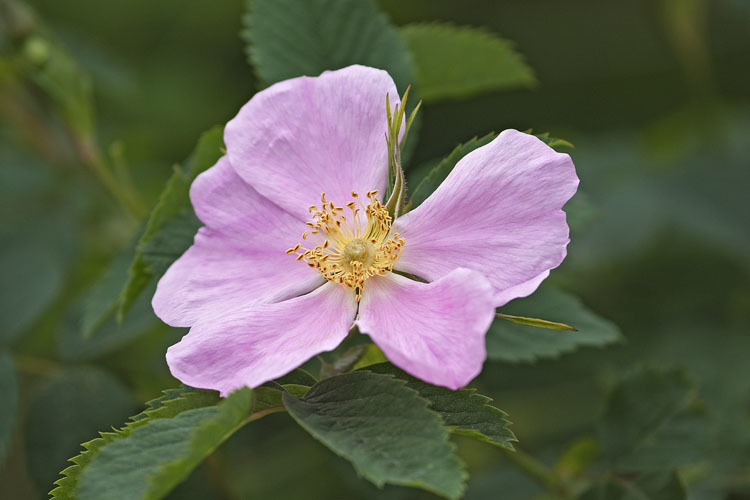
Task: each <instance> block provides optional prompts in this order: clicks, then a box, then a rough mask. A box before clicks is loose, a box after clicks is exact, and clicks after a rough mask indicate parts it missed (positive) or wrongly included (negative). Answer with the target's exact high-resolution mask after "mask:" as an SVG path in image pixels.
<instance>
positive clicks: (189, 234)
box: [118, 127, 224, 321]
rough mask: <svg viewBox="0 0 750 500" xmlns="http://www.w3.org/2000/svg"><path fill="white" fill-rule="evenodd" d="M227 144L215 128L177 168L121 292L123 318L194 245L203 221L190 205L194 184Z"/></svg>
mask: <svg viewBox="0 0 750 500" xmlns="http://www.w3.org/2000/svg"><path fill="white" fill-rule="evenodd" d="M223 144H224V142H223V129H222V128H221V127H214V128H212V129H211V130H209V131H208V132H205V133H204V134H203V135H202V136H201V137H200V139H199V140H198V144H197V145H196V147H195V150H193V153H192V154H191V155H190V158H189V159H188V160H187V162H186V163H185V166H184V167H179V166H176V167H175V172H174V174H172V177H171V178H170V179H169V181H168V182H167V186H166V187H165V188H164V191H162V193H161V196H160V197H159V201H158V202H157V203H156V206H155V207H154V209H153V210H152V211H151V215H150V216H149V219H148V222H147V223H146V230H145V231H144V233H143V235H142V236H141V238H140V240H139V241H138V244H137V246H136V251H135V258H134V259H133V262H132V263H131V265H130V270H129V279H128V282H127V283H126V285H125V288H124V289H123V290H122V292H121V294H120V304H119V310H118V320H119V321H122V319H123V318H124V316H125V313H127V311H128V310H129V309H130V307H131V306H132V305H133V303H134V302H135V300H136V299H137V298H138V296H139V295H140V294H141V292H143V290H144V289H145V288H146V287H147V286H148V284H149V283H151V281H152V280H153V279H154V278H157V277H159V276H161V275H162V274H164V272H166V270H167V269H168V268H169V266H170V265H171V264H172V263H173V262H174V261H175V260H177V258H178V257H179V256H180V255H182V254H183V252H185V250H187V249H188V248H189V247H190V245H192V243H193V238H194V237H195V233H196V231H197V230H198V228H199V227H200V225H201V224H200V221H199V220H198V218H197V217H196V216H195V212H194V211H193V207H192V205H191V204H190V197H189V192H190V185H191V184H192V183H193V180H195V178H196V177H197V176H198V174H200V173H201V172H203V171H204V170H206V169H208V168H209V167H211V166H213V165H214V164H215V163H216V161H217V160H218V159H219V158H220V157H221V155H222V153H221V149H222V147H223Z"/></svg>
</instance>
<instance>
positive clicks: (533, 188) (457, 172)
mask: <svg viewBox="0 0 750 500" xmlns="http://www.w3.org/2000/svg"><path fill="white" fill-rule="evenodd" d="M577 186H578V177H576V173H575V167H574V166H573V162H572V161H571V160H570V157H569V156H568V155H566V154H562V153H557V152H555V151H554V150H553V149H552V148H550V147H549V146H547V145H546V144H544V143H543V142H542V141H540V140H539V139H537V138H536V137H534V136H531V135H529V134H524V133H521V132H518V131H516V130H506V131H504V132H502V133H501V134H500V135H499V136H498V137H497V138H496V139H495V140H494V141H492V142H491V143H489V144H487V145H486V146H483V147H481V148H479V149H476V150H474V151H472V152H471V153H469V154H468V155H466V156H465V157H464V158H462V159H461V161H459V162H458V164H457V165H456V166H455V168H454V169H453V171H452V172H451V173H450V174H449V175H448V177H447V178H446V179H445V181H443V183H442V184H441V185H440V186H439V187H438V188H437V189H436V190H435V192H434V193H433V194H432V195H431V196H430V197H429V198H427V200H425V201H424V202H423V203H422V204H421V205H420V206H418V207H417V208H416V209H414V210H413V211H411V212H409V213H407V214H406V215H404V216H403V217H400V218H398V219H396V221H395V223H394V227H393V231H396V232H398V233H400V235H401V236H403V237H404V238H405V240H406V244H405V246H404V249H403V252H402V254H401V258H400V260H399V261H398V262H397V263H396V269H398V270H399V271H405V272H408V273H411V274H414V275H416V276H420V277H422V278H424V279H426V280H428V281H432V280H436V279H438V278H440V277H441V276H445V275H446V274H447V273H449V272H450V271H452V270H453V269H455V268H456V267H467V268H470V269H474V270H476V271H479V272H480V273H482V274H483V275H484V276H485V277H486V278H487V279H488V280H489V281H490V283H491V284H492V287H493V288H494V292H495V304H494V305H495V306H501V305H503V304H505V303H507V302H508V301H510V300H512V299H514V298H516V297H523V296H526V295H528V294H530V293H532V292H533V291H534V290H535V289H536V287H537V286H538V285H539V283H541V282H542V281H543V280H544V279H545V278H546V277H547V275H548V274H549V270H550V269H553V268H555V267H557V266H558V265H560V263H561V262H562V261H563V259H564V258H565V255H566V246H567V244H568V241H569V239H568V225H567V223H566V221H565V212H563V211H562V206H563V205H564V204H565V203H566V202H567V201H568V200H569V199H570V197H571V196H573V194H574V193H575V192H576V188H577Z"/></svg>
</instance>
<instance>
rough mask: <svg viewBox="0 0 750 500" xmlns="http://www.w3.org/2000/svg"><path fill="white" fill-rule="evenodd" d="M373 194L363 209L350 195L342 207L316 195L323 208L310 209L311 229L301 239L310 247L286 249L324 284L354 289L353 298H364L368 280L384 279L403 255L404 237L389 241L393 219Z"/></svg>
mask: <svg viewBox="0 0 750 500" xmlns="http://www.w3.org/2000/svg"><path fill="white" fill-rule="evenodd" d="M377 194H378V191H377V190H374V191H368V192H367V194H366V196H367V199H368V200H369V203H368V204H367V206H365V205H364V204H363V203H362V201H361V200H360V199H359V195H358V194H357V193H355V192H354V191H352V198H353V200H352V201H350V202H349V203H347V204H346V207H347V208H348V209H349V212H348V213H349V214H350V215H349V218H347V217H346V216H345V215H344V213H345V211H346V210H345V209H344V207H340V206H337V205H336V204H335V203H334V202H332V201H327V200H326V194H325V193H323V194H322V195H321V196H320V201H321V205H320V207H318V206H317V205H312V206H311V207H310V213H311V214H312V219H313V220H312V221H311V222H307V223H306V224H307V227H308V228H309V231H305V232H304V233H302V239H303V240H305V241H306V242H310V243H311V244H312V245H310V246H311V247H312V248H306V247H303V246H302V244H301V243H298V244H297V245H295V246H294V247H293V248H290V249H289V250H287V251H286V253H288V254H294V255H296V256H297V260H304V261H305V262H307V265H308V266H310V267H312V268H313V269H315V270H316V271H318V272H319V273H320V274H321V275H322V276H323V277H324V278H325V279H327V280H328V281H333V282H335V283H339V284H341V285H343V286H345V287H347V288H351V289H352V290H354V293H355V294H356V299H357V301H359V299H360V298H362V290H363V289H364V286H365V281H367V279H368V278H369V277H371V276H375V275H383V274H385V273H386V272H387V271H392V270H393V264H394V263H395V262H396V261H397V260H398V258H399V257H400V256H401V249H402V248H403V246H404V239H403V238H399V235H398V233H396V234H394V235H392V236H391V237H389V236H390V235H389V233H390V230H391V222H392V219H391V216H390V214H389V213H388V210H387V209H386V208H385V207H384V206H383V204H382V203H380V200H378V199H377V198H376V197H375V196H376V195H377Z"/></svg>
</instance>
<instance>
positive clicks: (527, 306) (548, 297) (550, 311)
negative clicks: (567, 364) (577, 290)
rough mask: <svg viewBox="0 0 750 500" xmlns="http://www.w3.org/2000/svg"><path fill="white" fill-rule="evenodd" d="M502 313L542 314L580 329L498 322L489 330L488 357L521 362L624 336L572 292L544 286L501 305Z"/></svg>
mask: <svg viewBox="0 0 750 500" xmlns="http://www.w3.org/2000/svg"><path fill="white" fill-rule="evenodd" d="M502 312H503V314H506V313H507V314H511V315H517V316H541V317H543V318H546V319H547V320H550V321H554V322H560V323H565V324H568V325H572V326H574V327H575V328H577V329H578V331H575V332H572V331H556V330H548V329H543V328H535V327H533V326H527V325H520V324H514V323H511V322H509V321H498V320H495V322H494V323H493V324H492V326H491V327H490V330H489V331H488V332H487V357H488V358H490V359H492V360H497V361H508V362H521V361H534V360H536V359H539V358H550V357H557V356H559V355H561V354H563V353H566V352H571V351H574V350H576V349H578V348H579V347H583V346H596V347H601V346H605V345H607V344H611V343H612V342H617V341H619V340H620V339H621V336H620V331H619V329H618V328H617V326H615V325H614V323H612V322H611V321H609V320H606V319H604V318H602V317H600V316H597V315H596V314H594V313H593V312H591V311H590V310H589V309H587V308H586V307H585V306H584V305H583V303H582V302H581V300H580V299H579V298H577V297H575V296H573V295H570V294H568V293H565V292H562V291H560V290H556V289H554V288H550V287H545V286H543V287H541V288H539V290H537V291H536V292H534V294H533V295H531V296H529V297H525V298H521V299H515V300H514V301H512V302H511V303H510V304H508V305H506V306H504V307H503V308H502Z"/></svg>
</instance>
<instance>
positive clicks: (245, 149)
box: [224, 66, 399, 218]
mask: <svg viewBox="0 0 750 500" xmlns="http://www.w3.org/2000/svg"><path fill="white" fill-rule="evenodd" d="M386 94H388V95H389V96H390V102H391V105H392V106H394V105H395V104H396V103H398V102H399V100H398V94H397V91H396V86H395V85H394V83H393V80H392V79H391V77H390V76H389V75H388V73H386V72H385V71H382V70H379V69H374V68H368V67H365V66H349V67H347V68H344V69H340V70H337V71H326V72H325V73H323V74H322V75H320V76H319V77H308V76H302V77H299V78H293V79H291V80H285V81H283V82H279V83H276V84H274V85H272V86H271V87H269V88H267V89H265V90H263V91H261V92H258V93H257V94H255V96H253V98H252V99H250V102H248V103H247V104H245V106H243V107H242V109H241V110H240V112H239V114H238V115H237V116H236V117H235V118H234V119H233V120H231V121H230V122H229V123H228V124H227V126H226V129H225V132H224V141H225V143H226V145H227V154H228V155H229V158H230V160H231V161H232V165H233V166H234V168H235V169H236V170H237V172H238V173H239V174H240V175H241V176H242V178H243V179H245V180H246V181H247V182H248V183H250V184H251V185H252V186H253V187H254V188H255V189H256V190H258V192H260V193H261V194H262V195H263V196H265V197H267V198H268V199H270V200H272V201H273V202H274V203H276V204H277V205H279V206H280V207H282V208H284V209H285V210H286V211H288V212H289V213H292V214H294V215H297V216H298V217H301V218H307V217H309V212H308V210H307V209H308V207H309V206H310V205H313V204H319V203H320V195H321V193H323V192H325V193H326V198H327V199H328V200H331V201H334V202H336V203H337V204H341V205H343V204H344V203H346V202H347V201H349V200H350V199H351V196H350V193H351V191H357V192H358V193H360V194H361V195H363V196H364V193H366V192H367V191H369V190H372V189H378V190H380V193H381V195H382V194H383V191H384V190H385V187H386V183H387V179H388V154H387V150H386V141H385V137H386V131H387V121H386V107H385V102H386V101H385V98H386Z"/></svg>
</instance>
